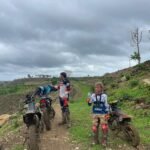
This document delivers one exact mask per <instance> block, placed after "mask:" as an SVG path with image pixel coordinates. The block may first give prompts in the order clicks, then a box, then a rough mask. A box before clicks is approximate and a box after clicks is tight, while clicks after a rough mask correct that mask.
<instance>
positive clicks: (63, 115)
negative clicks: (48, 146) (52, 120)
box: [58, 112, 66, 125]
mask: <svg viewBox="0 0 150 150" xmlns="http://www.w3.org/2000/svg"><path fill="white" fill-rule="evenodd" d="M64 124H66V119H65V114H64V112H62V121H61V122H59V123H58V125H64Z"/></svg>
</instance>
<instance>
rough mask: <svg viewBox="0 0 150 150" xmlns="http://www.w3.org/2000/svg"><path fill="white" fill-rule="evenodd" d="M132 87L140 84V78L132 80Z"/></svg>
mask: <svg viewBox="0 0 150 150" xmlns="http://www.w3.org/2000/svg"><path fill="white" fill-rule="evenodd" d="M129 84H130V87H132V88H133V87H136V86H138V85H139V81H138V80H132V81H130V83H129Z"/></svg>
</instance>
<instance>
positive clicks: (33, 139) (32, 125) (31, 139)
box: [23, 95, 42, 150]
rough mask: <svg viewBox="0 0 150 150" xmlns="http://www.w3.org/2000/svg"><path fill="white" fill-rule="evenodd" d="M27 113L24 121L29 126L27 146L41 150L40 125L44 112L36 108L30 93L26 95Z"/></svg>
mask: <svg viewBox="0 0 150 150" xmlns="http://www.w3.org/2000/svg"><path fill="white" fill-rule="evenodd" d="M24 103H25V106H24V109H25V114H24V115H23V121H24V123H25V124H26V126H27V129H28V130H27V137H26V141H27V147H28V149H29V150H39V145H38V143H39V140H40V135H39V133H40V127H41V124H42V123H41V122H42V114H41V112H40V111H37V110H36V107H35V102H34V98H33V97H32V96H30V95H27V96H26V100H25V101H24Z"/></svg>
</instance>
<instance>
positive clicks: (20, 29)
mask: <svg viewBox="0 0 150 150" xmlns="http://www.w3.org/2000/svg"><path fill="white" fill-rule="evenodd" d="M149 6H150V1H149V0H126V1H123V0H105V1H104V0H0V80H12V79H16V78H20V77H24V76H26V75H27V74H28V73H29V74H31V75H35V74H51V75H58V74H59V72H61V71H64V70H71V71H72V72H73V73H72V75H73V76H84V75H88V74H89V75H91V76H93V75H103V74H104V73H106V72H112V71H116V70H118V69H122V68H124V67H128V66H129V56H130V55H131V54H132V53H133V51H135V48H134V47H131V42H130V32H131V31H132V30H134V29H135V28H136V27H139V28H140V30H141V31H142V32H143V39H142V42H141V45H140V47H141V55H142V61H145V60H148V59H150V36H149V34H148V30H149V29H150V28H149V27H150V15H149V14H150V9H149ZM134 64H135V62H133V61H131V65H134Z"/></svg>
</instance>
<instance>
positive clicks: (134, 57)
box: [131, 52, 140, 62]
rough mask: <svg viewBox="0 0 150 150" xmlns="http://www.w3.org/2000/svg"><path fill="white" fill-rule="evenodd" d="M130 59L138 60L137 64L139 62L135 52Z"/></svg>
mask: <svg viewBox="0 0 150 150" xmlns="http://www.w3.org/2000/svg"><path fill="white" fill-rule="evenodd" d="M131 59H132V60H138V62H139V60H140V58H139V54H138V53H137V52H134V53H133V54H132V55H131Z"/></svg>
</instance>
